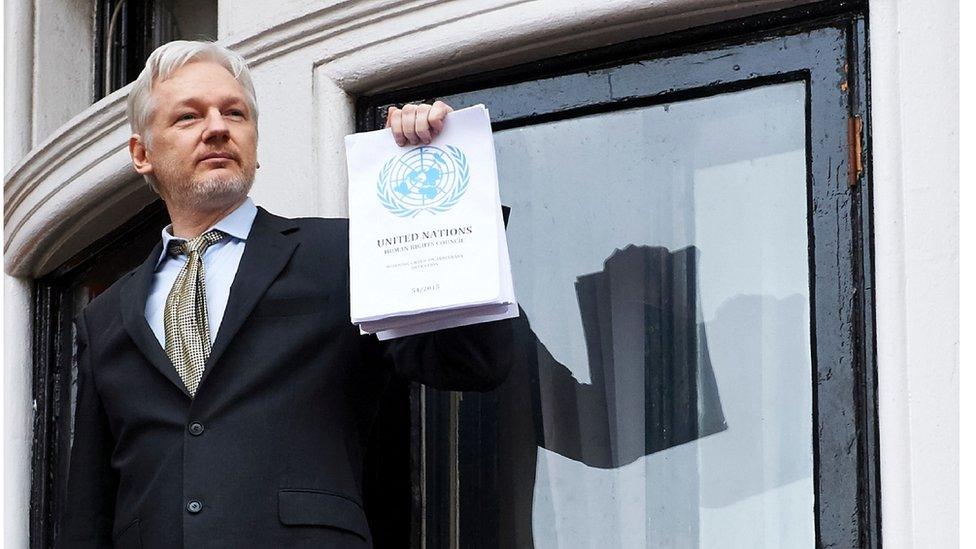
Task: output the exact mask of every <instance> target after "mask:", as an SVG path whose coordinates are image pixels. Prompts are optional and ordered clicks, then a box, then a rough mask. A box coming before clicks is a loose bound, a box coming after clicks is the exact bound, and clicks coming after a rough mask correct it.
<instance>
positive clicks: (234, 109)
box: [133, 61, 257, 210]
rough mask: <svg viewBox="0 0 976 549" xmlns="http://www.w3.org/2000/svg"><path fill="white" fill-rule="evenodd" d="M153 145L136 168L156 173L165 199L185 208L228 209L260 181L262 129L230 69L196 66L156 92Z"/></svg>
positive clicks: (160, 84) (159, 85)
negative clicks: (259, 137) (257, 172)
mask: <svg viewBox="0 0 976 549" xmlns="http://www.w3.org/2000/svg"><path fill="white" fill-rule="evenodd" d="M152 95H153V99H154V101H155V109H154V110H153V114H152V118H151V120H150V122H149V130H150V132H151V135H152V138H151V139H152V144H151V146H150V148H148V149H146V150H145V153H144V158H145V162H144V163H143V165H140V163H139V161H138V159H137V156H138V154H137V152H136V151H135V150H134V152H133V158H134V159H136V162H135V163H136V169H137V171H139V172H140V173H143V174H146V173H148V174H151V175H152V176H154V177H155V179H156V181H157V185H156V186H157V189H158V191H159V194H160V196H162V198H163V199H164V200H165V201H166V202H167V203H171V202H175V203H176V204H178V205H180V206H181V207H184V208H192V209H198V210H215V209H221V208H226V207H228V206H230V205H232V204H235V203H236V202H238V201H240V200H242V199H243V198H244V197H245V196H247V193H248V191H249V190H250V188H251V183H252V182H253V180H254V169H255V157H256V156H257V125H256V123H255V120H254V113H252V112H251V110H250V109H249V108H248V105H247V101H246V100H245V96H244V88H243V87H241V85H240V83H239V82H238V81H237V80H236V79H234V76H233V75H231V73H230V72H228V71H227V69H225V68H224V67H222V66H221V65H219V64H217V63H213V62H208V61H198V62H190V63H187V64H186V65H184V66H183V67H181V68H180V69H178V70H176V71H175V72H174V73H173V74H172V75H171V76H170V77H169V78H167V79H166V80H163V81H161V82H156V84H155V86H154V87H153V90H152Z"/></svg>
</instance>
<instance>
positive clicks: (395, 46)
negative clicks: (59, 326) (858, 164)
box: [4, 0, 809, 277]
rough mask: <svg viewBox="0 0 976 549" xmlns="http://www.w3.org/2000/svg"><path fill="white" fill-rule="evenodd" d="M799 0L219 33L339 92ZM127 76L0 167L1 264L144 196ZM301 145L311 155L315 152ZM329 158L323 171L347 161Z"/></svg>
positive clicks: (54, 261)
mask: <svg viewBox="0 0 976 549" xmlns="http://www.w3.org/2000/svg"><path fill="white" fill-rule="evenodd" d="M808 2H809V0H752V1H745V2H744V1H741V0H658V1H654V2H646V1H636V0H587V1H586V2H580V3H578V4H576V5H574V7H573V9H571V10H567V9H566V5H565V3H564V2H560V1H557V0H508V1H497V0H496V1H489V0H464V1H461V0H454V1H448V2H444V1H437V0H400V1H395V2H388V1H382V0H369V1H358V0H340V1H336V2H333V3H332V4H330V5H327V6H324V7H321V8H319V9H315V10H312V11H308V10H305V11H302V12H298V13H291V14H286V15H285V16H284V17H283V18H282V19H281V20H279V21H278V22H277V23H273V24H271V25H270V26H268V27H266V28H257V29H254V30H253V31H246V32H244V33H242V34H241V35H237V36H234V35H232V36H229V37H227V38H225V39H222V40H220V41H219V42H220V43H221V44H224V45H226V46H228V47H230V48H232V49H234V50H236V51H238V52H240V53H241V54H242V55H243V56H244V57H245V59H247V60H248V63H249V65H250V66H251V68H252V70H253V71H254V73H255V78H256V79H259V78H260V77H261V73H262V71H263V70H264V67H265V66H266V65H269V66H270V65H274V64H275V63H276V62H278V61H279V60H281V59H282V58H285V57H288V58H289V59H291V58H292V56H300V57H301V59H302V60H303V61H306V62H307V63H308V66H309V67H310V68H311V70H312V71H313V72H314V73H315V80H316V81H319V82H322V80H328V81H331V82H328V86H327V87H329V88H334V89H338V90H340V91H341V92H344V94H345V95H346V96H347V97H346V99H348V98H349V97H353V96H355V95H358V94H364V93H375V92H379V91H385V90H389V89H395V88H401V87H408V86H413V85H417V84H421V83H425V82H434V81H438V80H444V79H447V78H451V77H454V76H460V75H463V74H470V73H472V72H475V71H480V70H490V69H493V68H501V67H504V66H509V65H513V64H518V63H522V62H526V61H531V60H534V59H540V58H544V57H550V56H553V55H559V54H563V53H569V52H571V51H579V50H582V49H589V48H593V47H599V46H603V45H608V44H611V43H614V42H620V41H624V40H628V39H632V38H638V37H642V36H650V35H654V34H660V33H664V32H669V31H674V30H679V29H682V28H688V27H691V26H697V25H703V24H708V23H714V22H717V21H720V20H724V19H731V18H736V17H744V16H747V15H752V14H755V13H759V12H763V11H771V10H775V9H782V8H786V7H790V6H794V5H798V4H802V3H808ZM323 84H324V82H323ZM130 88H131V86H126V87H125V88H122V89H120V90H118V91H116V92H114V93H112V94H111V95H109V96H107V97H106V98H104V99H102V100H100V101H98V102H97V103H95V104H94V105H92V106H91V107H89V108H88V109H86V110H85V111H83V112H82V113H80V114H78V115H77V116H75V117H74V118H72V119H71V120H70V121H69V122H68V123H66V124H65V125H64V126H62V127H61V128H59V129H58V130H57V131H55V132H54V133H53V134H52V135H51V136H50V137H49V138H48V139H47V140H45V141H44V142H43V143H41V144H40V145H38V146H37V147H35V148H33V149H32V150H31V151H30V152H29V153H28V154H27V155H26V156H25V157H24V158H23V159H22V160H21V161H20V162H18V163H17V164H16V165H14V167H13V168H12V169H11V170H10V171H9V172H8V173H7V174H6V176H5V177H4V198H5V201H6V202H5V208H4V228H5V240H4V259H5V269H6V272H7V273H8V274H11V275H13V276H19V277H38V276H42V275H43V274H45V273H47V272H50V271H51V270H52V269H54V268H55V267H57V265H58V264H59V262H63V261H64V260H66V259H68V258H70V257H71V256H72V255H73V254H74V253H77V252H78V251H80V250H81V249H83V248H84V246H86V245H88V244H90V243H91V242H93V241H94V240H96V239H97V238H98V237H100V236H102V235H103V234H105V233H106V232H108V231H109V230H111V228H112V226H113V224H114V223H117V222H121V221H122V220H124V219H125V218H126V217H128V216H130V215H132V213H134V212H136V211H138V210H139V209H140V208H141V207H142V206H145V205H146V204H147V203H149V202H150V201H152V200H153V198H154V195H153V194H152V193H151V192H149V191H148V190H147V187H146V185H145V184H144V183H142V182H141V181H142V180H141V178H139V177H138V176H137V175H136V174H135V172H134V171H133V170H132V168H131V165H130V160H129V157H128V150H127V149H128V148H127V142H128V138H129V131H128V125H127V123H126V120H125V102H126V99H127V97H128V93H129V90H130ZM340 96H341V94H340ZM329 97H330V98H331V99H332V100H335V99H336V96H335V94H331V95H330V96H329ZM340 98H341V97H340ZM316 102H318V100H316ZM38 107H39V108H43V105H41V106H38ZM308 109H309V112H310V115H312V114H314V113H316V112H322V111H323V108H322V106H319V105H309V106H308ZM268 110H269V109H267V107H266V112H267V111H268ZM336 110H337V111H338V112H336V113H335V114H336V115H341V116H343V117H345V118H348V120H346V121H345V123H340V124H331V125H330V126H328V127H329V128H334V129H336V130H343V129H346V130H348V128H349V127H351V125H352V117H353V116H354V113H353V112H352V110H351V108H350V104H349V101H345V104H344V105H337V108H336ZM310 118H313V117H312V116H310ZM314 118H318V116H315V117H314ZM318 122H319V123H321V121H318ZM332 122H336V120H334V119H333V120H332ZM318 129H320V128H315V129H313V130H312V131H317V130H318ZM313 137H314V138H313V139H312V140H310V141H309V143H311V145H310V146H317V145H318V144H324V143H329V144H330V145H331V146H335V144H336V143H341V136H338V138H337V136H326V137H320V136H317V135H316V136H313ZM307 156H308V158H309V159H310V160H309V162H311V163H314V162H316V160H315V158H316V157H317V156H321V154H319V153H318V152H317V151H314V150H313V151H310V154H309V155H307ZM326 156H327V157H328V158H329V159H331V160H330V162H332V163H334V162H335V160H336V158H337V155H326ZM338 158H340V159H341V155H338ZM336 168H337V169H338V172H337V171H336V170H332V171H331V173H333V174H335V173H344V171H343V170H344V168H343V167H342V166H336ZM315 173H323V172H322V170H321V166H318V167H317V168H316V169H315ZM316 184H324V183H323V182H321V181H319V182H316ZM341 187H342V188H344V183H342V184H341ZM332 194H333V195H337V192H336V191H335V190H334V192H333V193H332ZM338 194H341V193H338ZM339 202H340V203H342V201H341V200H339ZM340 209H341V208H340ZM339 213H341V212H339ZM96 214H97V215H96Z"/></svg>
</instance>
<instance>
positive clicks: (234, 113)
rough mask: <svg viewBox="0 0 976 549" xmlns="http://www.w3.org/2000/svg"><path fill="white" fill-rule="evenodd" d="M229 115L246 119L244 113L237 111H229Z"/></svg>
mask: <svg viewBox="0 0 976 549" xmlns="http://www.w3.org/2000/svg"><path fill="white" fill-rule="evenodd" d="M227 115H228V116H233V117H235V118H244V111H239V110H237V109H234V110H232V111H228V112H227Z"/></svg>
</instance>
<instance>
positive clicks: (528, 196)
mask: <svg viewBox="0 0 976 549" xmlns="http://www.w3.org/2000/svg"><path fill="white" fill-rule="evenodd" d="M784 25H786V26H784ZM865 37H866V33H865V23H864V19H863V17H862V16H861V15H859V14H858V13H849V12H843V11H840V10H838V9H837V8H830V7H826V8H825V7H823V6H818V7H814V8H804V9H800V10H794V11H790V12H784V13H777V14H774V15H770V16H766V17H761V18H753V19H750V20H748V21H736V22H732V23H726V24H723V25H717V26H714V27H710V28H706V29H698V30H695V31H690V32H685V33H679V34H675V35H669V36H664V37H659V38H655V39H648V40H643V41H637V42H633V43H627V44H621V45H617V46H613V47H611V48H607V49H603V50H599V51H593V52H585V53H582V54H576V55H571V56H566V57H562V58H558V59H554V60H550V61H546V62H541V63H534V64H531V65H528V66H524V67H517V68H514V69H509V70H505V71H500V72H497V73H492V74H488V75H480V76H475V77H471V78H469V79H466V80H460V81H452V82H449V83H443V84H438V85H433V86H429V87H425V88H420V89H411V90H403V91H399V92H393V93H389V94H384V95H382V96H376V97H369V98H364V99H363V100H361V102H360V111H359V112H360V129H375V128H380V127H382V126H383V116H384V114H385V112H386V107H387V106H388V105H390V104H401V103H403V102H408V101H417V100H421V99H424V100H430V98H433V97H438V98H440V99H442V100H444V101H446V102H448V103H449V104H451V105H453V106H455V107H462V106H467V105H472V104H477V103H484V104H485V105H486V106H487V107H488V109H489V111H490V113H491V116H492V122H493V128H494V130H495V146H496V152H497V158H498V164H499V166H498V172H499V179H500V186H501V195H502V203H503V204H506V205H508V206H511V208H512V210H511V213H510V217H509V223H508V229H507V234H508V240H509V247H510V253H511V256H512V268H513V274H514V276H515V285H516V294H517V296H518V298H519V301H520V304H521V305H522V307H523V313H524V314H523V315H522V317H521V318H520V319H519V323H518V326H519V327H518V336H517V339H518V340H519V349H518V352H517V360H516V364H515V367H514V369H513V373H512V375H511V377H510V379H509V380H508V381H507V382H506V383H505V385H503V386H502V387H500V388H499V389H498V390H496V391H493V392H491V393H488V394H484V395H480V394H475V393H466V394H464V395H463V396H462V395H458V394H451V393H440V392H437V391H434V390H431V389H424V390H423V393H422V394H421V393H420V392H418V393H417V396H416V397H415V398H414V409H415V413H417V414H419V415H420V417H422V418H423V421H421V422H419V423H420V425H419V428H418V429H417V430H416V432H415V433H414V438H415V440H416V441H422V442H424V443H425V444H420V443H417V444H415V445H414V448H415V449H416V452H415V455H416V459H417V460H418V462H419V463H421V464H422V465H421V467H422V468H423V471H424V473H425V480H424V489H425V498H426V499H425V501H424V502H423V503H424V506H423V507H420V506H419V505H418V507H417V508H416V509H415V511H414V514H415V516H416V517H419V520H420V521H421V522H423V523H424V525H425V526H424V536H425V540H424V543H425V545H424V546H426V547H519V548H525V547H538V548H542V547H579V546H587V547H589V546H613V547H723V548H725V547H749V548H753V547H768V548H779V547H815V546H816V547H821V546H823V547H826V546H844V547H847V546H851V545H853V544H856V545H857V546H859V547H875V546H878V544H879V543H880V540H879V535H880V526H879V524H880V522H879V518H878V512H879V509H880V495H879V493H878V482H877V467H878V455H877V434H876V419H875V410H876V401H875V396H874V394H873V386H874V382H873V380H874V363H873V356H874V351H873V342H872V330H873V328H872V326H873V316H872V314H873V313H872V308H873V305H872V294H871V287H872V284H871V278H872V274H871V273H872V270H871V257H870V244H869V238H870V236H869V235H870V206H869V204H870V201H869V199H870V197H869V193H868V187H867V185H868V181H869V178H868V176H867V173H866V164H865V163H864V162H863V158H862V157H863V156H864V154H863V153H862V152H861V148H860V146H859V145H860V143H862V142H863V141H866V138H865V137H864V136H863V135H862V131H861V129H860V128H861V127H862V125H864V124H865V121H866V120H867V112H866V107H865V97H866V78H865V70H866V66H865V62H866V46H865Z"/></svg>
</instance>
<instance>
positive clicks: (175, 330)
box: [163, 229, 227, 396]
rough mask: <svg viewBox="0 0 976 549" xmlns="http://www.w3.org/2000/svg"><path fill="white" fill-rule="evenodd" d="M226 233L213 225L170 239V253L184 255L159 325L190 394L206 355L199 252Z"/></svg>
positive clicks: (207, 342)
mask: <svg viewBox="0 0 976 549" xmlns="http://www.w3.org/2000/svg"><path fill="white" fill-rule="evenodd" d="M225 236H227V235H226V234H225V233H222V232H220V231H218V230H216V229H213V230H210V231H207V232H206V233H203V234H202V235H200V236H198V237H196V238H194V239H193V240H190V241H183V240H170V242H169V249H168V252H169V253H170V255H176V256H179V255H184V254H185V255H187V256H188V257H187V260H186V264H184V265H183V268H182V269H180V272H179V274H177V275H176V282H174V283H173V289H171V290H170V291H169V296H168V297H167V298H166V310H165V312H164V313H163V325H164V327H165V330H166V354H167V355H168V356H169V359H170V360H171V361H173V365H174V366H176V371H177V372H178V373H179V374H180V379H182V380H183V384H184V385H186V389H187V391H189V392H190V396H196V393H197V386H198V385H199V384H200V378H201V377H203V366H204V364H206V362H207V358H209V357H210V323H209V321H208V320H207V288H206V284H205V283H204V272H203V259H202V256H203V252H204V250H206V249H207V247H209V246H210V245H211V244H215V243H217V242H219V241H220V240H221V239H222V238H224V237H225Z"/></svg>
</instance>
